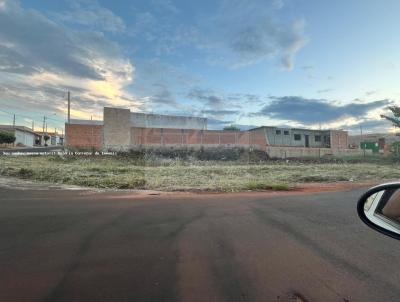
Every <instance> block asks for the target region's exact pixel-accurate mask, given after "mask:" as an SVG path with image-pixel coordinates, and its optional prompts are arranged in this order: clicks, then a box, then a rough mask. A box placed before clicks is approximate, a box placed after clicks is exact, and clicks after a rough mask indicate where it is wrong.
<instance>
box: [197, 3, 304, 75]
mask: <svg viewBox="0 0 400 302" xmlns="http://www.w3.org/2000/svg"><path fill="white" fill-rule="evenodd" d="M276 3H277V2H276V1H259V0H252V1H247V0H234V1H223V2H222V5H221V7H220V10H219V11H218V13H217V14H216V15H214V16H211V17H210V18H209V19H208V20H206V23H207V26H206V28H205V29H203V32H205V33H206V36H205V37H203V40H202V42H203V43H204V48H205V49H209V52H212V53H217V55H213V57H214V58H215V60H214V62H216V63H218V62H222V63H225V64H230V66H231V67H242V66H246V65H251V64H255V63H258V62H260V61H262V60H266V59H272V58H279V60H280V63H281V65H282V66H283V67H284V68H286V69H292V68H293V61H294V57H295V55H296V53H297V52H298V51H299V50H300V49H301V48H302V47H303V46H304V45H305V44H306V42H307V38H306V36H305V34H304V27H305V21H304V20H303V19H293V20H288V19H283V18H281V17H280V15H279V14H275V13H274V11H275V9H274V6H276ZM249 16H251V18H249ZM221 58H222V60H221Z"/></svg>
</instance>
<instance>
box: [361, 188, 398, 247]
mask: <svg viewBox="0 0 400 302" xmlns="http://www.w3.org/2000/svg"><path fill="white" fill-rule="evenodd" d="M357 213H358V216H359V217H360V219H361V220H362V221H363V222H364V223H365V224H366V225H368V226H369V227H371V228H372V229H374V230H375V231H377V232H380V233H382V234H384V235H387V236H390V237H392V238H395V239H399V240H400V183H398V182H396V183H387V184H383V185H379V186H376V187H372V188H371V189H369V190H368V191H367V192H365V193H364V194H363V195H362V196H361V197H360V199H359V200H358V203H357Z"/></svg>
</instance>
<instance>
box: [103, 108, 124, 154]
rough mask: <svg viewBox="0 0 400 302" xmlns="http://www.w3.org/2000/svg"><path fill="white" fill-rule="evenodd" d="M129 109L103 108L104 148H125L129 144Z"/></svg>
mask: <svg viewBox="0 0 400 302" xmlns="http://www.w3.org/2000/svg"><path fill="white" fill-rule="evenodd" d="M130 125H131V112H130V110H129V109H117V108H108V107H105V108H104V128H103V131H104V148H105V149H113V150H121V151H122V150H127V149H129V146H130V145H131V126H130Z"/></svg>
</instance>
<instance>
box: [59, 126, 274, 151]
mask: <svg viewBox="0 0 400 302" xmlns="http://www.w3.org/2000/svg"><path fill="white" fill-rule="evenodd" d="M65 129H66V140H67V146H70V147H76V148H92V147H94V148H96V149H102V148H103V147H104V145H103V126H99V125H78V124H66V125H65ZM130 136H131V137H130V144H131V145H185V144H188V145H258V146H259V147H260V148H262V149H264V148H265V146H266V144H267V143H266V138H265V133H264V130H263V129H256V130H252V131H222V130H193V129H190V130H188V129H165V128H164V129H162V128H138V127H132V128H131V132H130Z"/></svg>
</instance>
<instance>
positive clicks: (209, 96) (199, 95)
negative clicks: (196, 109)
mask: <svg viewBox="0 0 400 302" xmlns="http://www.w3.org/2000/svg"><path fill="white" fill-rule="evenodd" d="M187 97H188V98H189V99H192V100H197V101H201V102H202V104H203V105H204V106H206V107H208V108H222V107H224V106H225V105H226V100H225V98H223V97H221V96H217V95H215V94H214V93H213V92H212V91H209V90H205V89H192V90H190V91H189V93H188V94H187Z"/></svg>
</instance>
